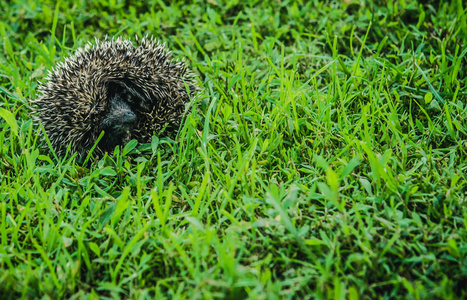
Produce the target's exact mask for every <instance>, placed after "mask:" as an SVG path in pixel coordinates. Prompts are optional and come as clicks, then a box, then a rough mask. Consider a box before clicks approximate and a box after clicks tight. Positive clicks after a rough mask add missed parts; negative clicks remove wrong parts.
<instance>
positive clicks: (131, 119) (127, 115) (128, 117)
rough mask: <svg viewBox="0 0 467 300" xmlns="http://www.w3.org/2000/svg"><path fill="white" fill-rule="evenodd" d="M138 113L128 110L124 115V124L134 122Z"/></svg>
mask: <svg viewBox="0 0 467 300" xmlns="http://www.w3.org/2000/svg"><path fill="white" fill-rule="evenodd" d="M135 121H136V115H135V114H134V113H133V112H132V111H127V112H125V113H124V115H123V124H134V123H135Z"/></svg>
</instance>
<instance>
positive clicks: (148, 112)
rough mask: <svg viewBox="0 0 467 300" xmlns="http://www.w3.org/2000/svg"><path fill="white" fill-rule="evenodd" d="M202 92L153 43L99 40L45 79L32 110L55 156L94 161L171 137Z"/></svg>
mask: <svg viewBox="0 0 467 300" xmlns="http://www.w3.org/2000/svg"><path fill="white" fill-rule="evenodd" d="M199 90H200V88H199V86H198V85H197V83H196V81H195V76H194V74H193V73H192V71H191V70H189V69H188V67H187V65H186V63H185V61H184V60H181V61H180V60H175V59H173V58H172V55H171V53H170V51H168V50H167V48H166V46H165V44H161V43H160V42H159V41H158V40H156V39H155V38H153V37H147V36H146V37H145V38H143V39H141V40H138V39H136V45H134V44H133V43H132V42H131V40H130V39H122V38H118V39H107V38H106V39H104V40H102V41H99V40H98V39H96V41H95V42H94V43H88V44H87V45H86V46H85V47H84V48H80V49H78V50H77V51H76V52H75V53H74V54H73V55H71V56H70V57H68V58H66V59H65V60H64V61H63V62H61V63H58V64H57V65H56V66H55V67H54V69H53V70H52V71H49V74H48V76H47V77H46V79H45V83H40V86H39V96H38V98H37V99H36V100H34V101H33V103H32V114H33V116H34V119H35V120H36V121H38V122H40V123H41V124H42V126H43V127H44V129H45V132H46V134H47V137H48V138H49V140H50V143H51V144H52V147H53V149H54V151H55V152H56V153H57V154H58V155H64V154H65V153H66V151H67V150H68V147H70V148H69V151H70V152H71V153H72V154H73V153H77V155H78V156H79V157H83V156H86V155H87V154H88V152H89V151H90V149H91V148H92V147H93V146H94V144H95V143H96V142H97V140H98V138H99V137H100V135H101V133H102V132H104V134H103V136H102V137H101V139H100V140H99V142H98V143H97V147H96V148H95V150H94V153H95V154H96V155H98V156H100V155H103V154H104V153H106V152H108V153H112V152H113V150H114V149H115V147H116V146H118V145H124V144H126V143H127V142H129V141H130V140H132V139H135V140H137V141H138V142H139V143H147V142H149V141H150V140H151V138H152V136H153V135H154V133H155V134H160V135H165V136H166V135H170V134H175V133H176V132H177V130H178V128H179V127H180V123H181V120H182V118H183V116H184V114H185V113H186V111H187V109H186V108H187V107H188V103H189V102H190V99H194V98H195V97H196V94H197V92H198V91H199Z"/></svg>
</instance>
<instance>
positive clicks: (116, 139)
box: [100, 94, 136, 151]
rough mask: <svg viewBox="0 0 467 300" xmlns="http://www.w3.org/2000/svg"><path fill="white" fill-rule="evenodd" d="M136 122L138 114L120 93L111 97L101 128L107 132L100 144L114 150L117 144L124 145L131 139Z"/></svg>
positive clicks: (107, 149)
mask: <svg viewBox="0 0 467 300" xmlns="http://www.w3.org/2000/svg"><path fill="white" fill-rule="evenodd" d="M135 124H136V114H135V113H134V112H133V111H132V110H131V107H130V106H129V105H128V104H127V102H125V101H124V99H122V97H121V96H120V94H115V95H113V96H111V97H110V98H109V102H108V111H107V113H106V115H105V116H104V119H103V120H102V123H101V130H104V132H105V134H104V136H103V137H102V140H101V141H100V145H101V147H102V148H103V149H105V150H106V151H112V150H113V149H114V148H115V146H117V145H123V144H126V143H128V142H129V141H130V140H131V136H132V131H133V128H134V126H135Z"/></svg>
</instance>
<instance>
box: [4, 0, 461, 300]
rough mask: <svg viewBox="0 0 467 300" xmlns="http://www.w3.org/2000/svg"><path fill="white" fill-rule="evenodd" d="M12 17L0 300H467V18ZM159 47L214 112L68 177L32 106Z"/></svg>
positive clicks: (104, 10)
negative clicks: (119, 48) (78, 61)
mask: <svg viewBox="0 0 467 300" xmlns="http://www.w3.org/2000/svg"><path fill="white" fill-rule="evenodd" d="M124 2H125V1H119V0H114V1H110V3H106V1H96V2H94V3H91V2H88V3H86V2H85V1H65V0H63V1H60V2H58V3H55V2H54V1H34V0H30V1H28V0H17V1H8V3H7V2H1V3H0V13H1V16H0V37H1V49H0V128H1V132H0V187H1V189H0V239H1V245H0V295H4V296H2V298H4V297H5V298H7V299H8V298H9V299H18V298H27V299H34V298H43V299H108V298H126V299H153V298H157V299H164V298H167V299H214V298H220V299H223V298H226V299H245V298H250V299H394V298H398V299H465V298H466V297H467V205H466V201H467V122H466V120H465V118H466V116H467V68H466V66H467V5H466V4H465V2H464V1H461V0H455V1H414V0H397V1H391V0H387V1H383V0H381V1H368V0H345V1H319V0H311V1H306V0H303V1H287V0H271V1H259V0H249V1H239V0H210V1H207V2H206V1H201V0H187V1H181V0H178V1H162V0H157V1H152V3H150V4H146V3H143V2H142V1H128V2H131V3H133V6H130V5H128V4H125V3H124ZM146 34H149V35H152V36H155V37H157V38H158V39H159V40H160V41H162V42H165V43H166V46H167V48H169V49H170V50H171V51H172V53H173V55H174V57H177V58H183V57H185V58H186V60H187V62H188V64H189V65H190V67H191V68H192V69H193V70H194V72H195V73H196V75H197V80H198V82H199V85H200V86H201V87H202V91H201V92H200V94H199V97H197V98H195V99H193V100H192V103H191V107H192V109H191V111H190V112H189V113H188V114H187V116H186V118H185V119H184V121H183V123H182V125H181V127H180V130H179V132H178V135H177V136H176V137H172V138H167V137H158V136H157V134H155V135H154V137H153V139H152V142H151V143H148V144H137V143H136V142H135V141H132V142H130V143H128V144H126V145H124V146H122V147H119V148H117V149H116V151H115V152H114V154H113V155H110V156H109V155H106V156H104V157H103V158H100V159H93V158H91V159H90V160H89V161H88V162H85V163H84V162H82V161H80V160H78V159H77V157H75V156H69V155H67V156H61V157H58V156H56V155H55V153H54V152H53V151H51V150H50V149H49V147H48V146H47V143H45V142H43V141H42V140H41V138H40V136H41V134H40V132H41V128H40V126H39V125H38V124H35V123H33V122H32V119H31V115H30V101H32V100H34V99H36V98H37V97H38V91H37V88H38V85H39V82H40V81H42V80H44V79H45V77H46V75H47V72H48V71H49V70H51V69H52V68H53V66H54V65H55V64H56V63H58V62H60V61H63V59H64V58H65V57H67V56H69V55H70V54H72V53H73V51H75V50H77V49H78V48H80V47H82V46H84V45H86V44H87V43H89V42H94V39H95V38H99V39H103V38H105V36H108V37H120V36H122V37H125V38H130V39H132V40H135V36H136V35H138V36H145V35H146Z"/></svg>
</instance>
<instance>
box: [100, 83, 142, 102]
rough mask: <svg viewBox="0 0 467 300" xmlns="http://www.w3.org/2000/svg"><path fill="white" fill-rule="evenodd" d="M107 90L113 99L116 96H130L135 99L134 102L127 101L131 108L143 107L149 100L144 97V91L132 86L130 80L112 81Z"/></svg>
mask: <svg viewBox="0 0 467 300" xmlns="http://www.w3.org/2000/svg"><path fill="white" fill-rule="evenodd" d="M107 88H108V91H109V96H111V97H112V96H113V95H115V94H120V95H122V94H130V95H131V96H132V97H133V98H135V99H134V100H133V101H130V99H126V100H127V102H128V104H129V105H130V106H137V107H141V106H144V105H145V103H146V102H147V101H148V99H147V98H145V97H144V92H143V90H141V89H138V88H137V87H136V86H135V85H133V84H131V83H130V81H129V80H119V81H110V82H109V84H108V85H107Z"/></svg>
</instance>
